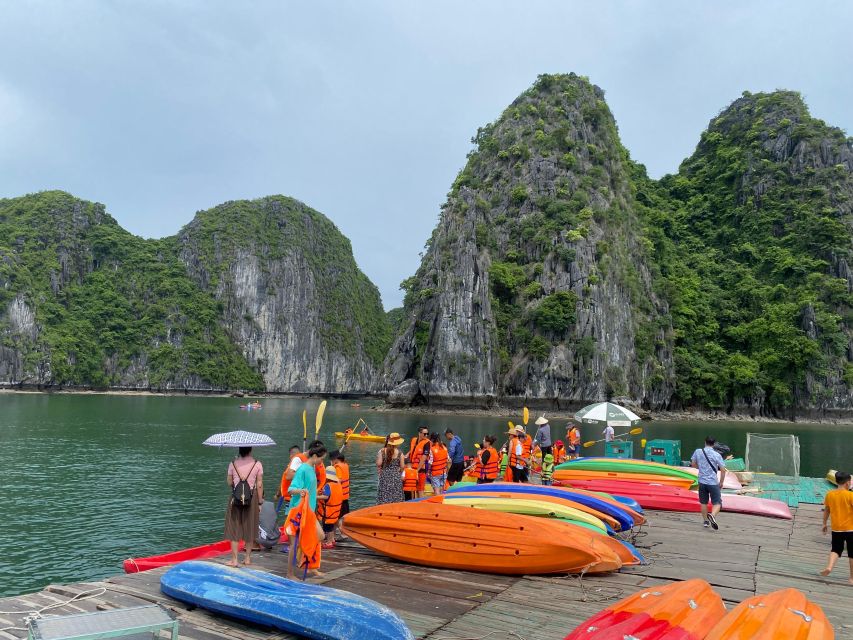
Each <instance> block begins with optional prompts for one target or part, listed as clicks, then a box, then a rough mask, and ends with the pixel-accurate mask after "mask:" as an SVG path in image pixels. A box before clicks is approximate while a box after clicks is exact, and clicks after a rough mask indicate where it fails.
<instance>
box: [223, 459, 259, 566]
mask: <svg viewBox="0 0 853 640" xmlns="http://www.w3.org/2000/svg"><path fill="white" fill-rule="evenodd" d="M226 481H227V482H228V486H229V487H230V488H231V496H230V498H229V500H228V510H227V511H226V512H225V539H226V540H230V541H231V560H229V561H228V566H229V567H236V566H237V564H238V559H237V550H238V549H239V547H240V541H242V542H243V544H244V545H245V551H246V557H245V558H244V559H243V564H244V565H246V566H248V565H250V564H252V546H253V545H254V543H255V538H257V537H258V520H259V519H260V511H261V505H262V504H263V502H264V498H263V496H264V465H262V464H261V463H260V462H259V461H258V460H255V459H254V458H253V457H252V447H240V448H239V450H238V457H237V458H236V459H234V460H233V461H232V462H229V463H228V473H227V476H226ZM238 494H239V495H238Z"/></svg>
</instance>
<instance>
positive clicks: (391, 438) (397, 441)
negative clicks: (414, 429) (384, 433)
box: [388, 431, 403, 447]
mask: <svg viewBox="0 0 853 640" xmlns="http://www.w3.org/2000/svg"><path fill="white" fill-rule="evenodd" d="M388 444H393V445H394V446H395V447H399V446H400V445H401V444H403V437H402V436H401V435H400V434H399V433H397V432H396V431H395V432H394V433H389V434H388Z"/></svg>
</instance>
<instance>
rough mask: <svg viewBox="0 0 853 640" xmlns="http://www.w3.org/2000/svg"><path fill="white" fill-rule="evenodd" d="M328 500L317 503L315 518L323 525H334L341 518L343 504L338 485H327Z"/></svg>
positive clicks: (342, 496) (341, 492) (342, 494)
mask: <svg viewBox="0 0 853 640" xmlns="http://www.w3.org/2000/svg"><path fill="white" fill-rule="evenodd" d="M329 491H330V495H329V499H328V500H323V501H319V500H318V501H317V517H318V518H319V519H320V522H322V523H323V524H335V523H336V522H337V521H338V518H340V517H341V505H342V504H343V502H344V493H343V490H342V489H341V485H340V483H337V482H330V483H329Z"/></svg>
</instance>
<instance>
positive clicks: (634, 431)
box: [583, 427, 643, 449]
mask: <svg viewBox="0 0 853 640" xmlns="http://www.w3.org/2000/svg"><path fill="white" fill-rule="evenodd" d="M641 433H643V428H642V427H637V428H636V429H631V430H630V431H628V432H627V433H620V434H619V435H616V436H613V439H614V440H615V439H616V438H621V437H622V436H637V435H640V434H641ZM605 440H606V438H602V439H601V440H590V441H589V442H584V443H583V448H584V449H589V448H590V447H591V446H592V445H594V444H598V443H599V442H604V441H605Z"/></svg>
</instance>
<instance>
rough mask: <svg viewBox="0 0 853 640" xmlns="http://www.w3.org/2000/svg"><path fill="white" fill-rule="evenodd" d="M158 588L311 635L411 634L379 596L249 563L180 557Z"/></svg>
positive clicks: (387, 637) (340, 639)
mask: <svg viewBox="0 0 853 640" xmlns="http://www.w3.org/2000/svg"><path fill="white" fill-rule="evenodd" d="M160 588H161V590H162V591H163V593H165V594H166V595H167V596H170V597H172V598H175V599H177V600H180V601H182V602H188V603H190V604H193V605H196V606H199V607H203V608H205V609H208V610H210V611H214V612H216V613H221V614H225V615H228V616H231V617H234V618H238V619H240V620H245V621H247V622H251V623H254V624H259V625H263V626H266V627H273V628H275V629H279V630H281V631H285V632H287V633H293V634H296V635H299V636H302V637H305V638H311V639H312V640H373V639H381V640H397V639H404V640H414V636H413V635H412V632H411V631H409V629H408V628H407V627H406V625H405V623H404V622H403V621H402V620H401V619H400V618H399V616H397V614H396V613H394V612H393V611H391V609H389V608H387V607H385V606H383V605H381V604H379V603H378V602H375V601H373V600H370V599H368V598H365V597H363V596H359V595H356V594H354V593H350V592H348V591H341V590H338V589H332V588H330V587H324V586H321V585H314V584H308V583H305V582H297V581H295V580H287V579H285V578H281V577H279V576H276V575H273V574H270V573H266V572H262V571H255V570H253V569H246V568H240V569H237V568H235V567H226V566H224V565H220V564H215V563H211V562H195V561H191V562H184V563H181V564H179V565H177V566H175V567H173V568H172V569H169V571H167V572H166V573H164V574H163V576H162V577H161V578H160Z"/></svg>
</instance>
